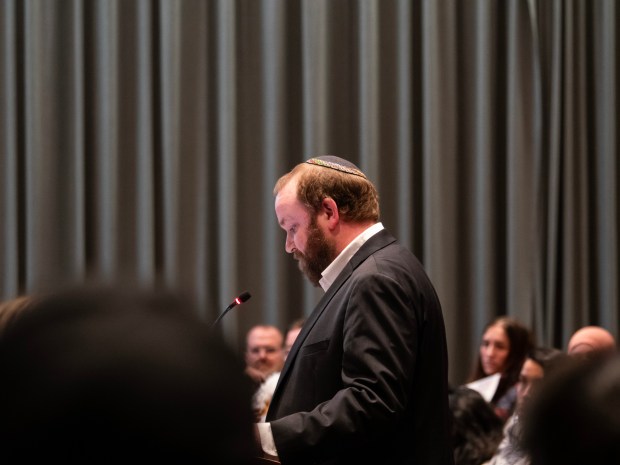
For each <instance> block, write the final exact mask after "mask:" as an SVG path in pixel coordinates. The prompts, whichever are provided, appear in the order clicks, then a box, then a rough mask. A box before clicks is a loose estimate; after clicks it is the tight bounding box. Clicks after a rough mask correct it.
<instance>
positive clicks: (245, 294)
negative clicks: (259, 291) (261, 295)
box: [211, 291, 252, 328]
mask: <svg viewBox="0 0 620 465" xmlns="http://www.w3.org/2000/svg"><path fill="white" fill-rule="evenodd" d="M250 297H252V295H251V294H250V293H249V292H248V291H245V292H242V293H241V294H240V295H239V297H237V298H235V300H233V301H232V303H231V304H230V305H229V306H228V307H226V309H225V310H224V311H223V312H222V313H220V316H218V317H217V319H216V320H215V321H214V322H213V323H212V324H211V327H212V328H213V327H214V326H215V325H216V324H217V323H218V322H219V321H220V320H221V319H222V317H223V316H224V315H226V314H227V313H228V312H229V311H230V310H232V309H233V308H235V307H236V306H237V305H240V304H242V303H243V302H247V301H248V300H249V299H250Z"/></svg>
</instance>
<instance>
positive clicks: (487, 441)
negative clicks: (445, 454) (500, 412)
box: [449, 386, 502, 465]
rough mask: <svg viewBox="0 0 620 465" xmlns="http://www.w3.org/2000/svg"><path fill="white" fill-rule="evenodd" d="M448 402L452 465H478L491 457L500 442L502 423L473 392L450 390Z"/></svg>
mask: <svg viewBox="0 0 620 465" xmlns="http://www.w3.org/2000/svg"><path fill="white" fill-rule="evenodd" d="M449 401H450V411H451V412H452V447H453V448H454V465H480V464H481V463H483V462H485V461H486V460H488V459H490V458H491V457H492V456H493V453H494V452H495V450H496V449H497V446H498V445H499V443H500V441H501V440H502V420H501V419H500V418H499V417H498V416H497V415H495V412H494V411H493V408H492V407H491V405H490V404H489V403H488V402H487V401H486V400H484V398H483V397H482V396H481V395H480V394H479V393H478V392H477V391H474V390H473V389H469V388H467V387H464V386H461V387H457V388H455V389H451V390H450V393H449Z"/></svg>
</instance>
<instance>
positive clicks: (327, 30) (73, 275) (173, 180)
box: [0, 0, 620, 383]
mask: <svg viewBox="0 0 620 465" xmlns="http://www.w3.org/2000/svg"><path fill="white" fill-rule="evenodd" d="M619 17H620V13H619V9H618V7H617V5H616V2H615V1H614V0H595V1H587V0H508V1H500V0H472V1H469V2H459V1H455V0H445V1H441V2H436V1H433V0H415V1H413V2H412V1H410V0H381V1H379V0H338V1H333V0H296V1H291V0H209V1H204V0H158V1H149V0H93V1H88V2H86V1H83V0H70V1H65V0H4V1H3V2H2V3H0V25H1V30H0V147H1V148H2V153H1V154H0V182H1V186H0V273H1V276H0V298H2V299H8V298H11V297H14V296H16V295H18V294H20V293H36V292H41V291H48V290H51V289H55V288H57V287H60V286H65V285H69V284H75V283H80V282H83V281H86V280H89V279H96V280H101V281H104V282H118V281H122V282H135V283H138V284H140V285H143V286H166V287H171V288H179V289H182V290H184V291H186V292H188V293H190V294H191V295H192V296H194V297H195V298H196V299H197V301H198V302H199V303H200V307H201V312H202V313H201V316H202V317H203V318H205V319H206V320H207V321H213V320H214V319H215V318H216V316H217V314H218V313H219V312H220V311H221V310H222V309H223V308H225V307H226V306H227V305H228V304H229V303H230V301H232V299H233V298H234V297H235V296H236V295H238V294H239V293H240V292H242V291H245V290H248V291H249V292H250V293H251V294H252V295H253V297H252V299H251V300H250V301H248V302H247V303H246V304H244V306H243V307H242V308H240V309H238V310H236V311H235V312H232V313H231V314H229V315H227V317H226V319H225V320H224V321H222V323H223V324H222V330H223V331H224V333H225V335H226V337H227V339H228V340H229V341H230V343H231V344H233V345H235V346H238V347H240V346H241V345H242V344H243V339H244V335H245V332H246V331H247V329H248V328H249V327H250V326H251V325H253V324H256V323H259V322H265V323H271V324H276V325H278V326H280V327H281V328H282V329H285V328H286V326H287V324H288V323H290V322H291V321H292V320H294V319H296V318H298V317H301V316H304V315H308V314H309V313H310V311H311V310H312V308H313V306H314V304H315V303H316V302H317V301H318V299H319V298H320V295H321V291H320V290H318V289H316V288H313V287H312V286H311V285H309V284H308V283H307V282H306V281H304V280H303V278H302V277H301V275H300V273H299V271H298V270H297V269H296V264H295V262H294V260H292V259H291V257H289V256H287V254H286V253H285V251H284V233H283V232H282V231H281V230H280V228H279V226H278V224H277V222H276V220H275V215H274V213H273V201H274V199H273V195H272V188H273V185H274V183H275V182H276V180H277V179H278V177H279V176H280V175H282V174H284V173H285V172H286V171H287V170H289V169H290V168H292V167H293V166H294V165H295V164H296V163H298V162H300V161H302V160H304V159H306V158H308V157H310V156H312V155H317V154H337V155H341V156H344V157H346V158H349V159H350V160H351V161H353V162H355V163H357V164H358V165H359V166H360V167H361V168H362V169H363V170H365V171H366V172H367V173H368V175H369V177H370V178H371V179H373V181H375V182H376V184H377V186H378V188H379V192H380V196H381V208H382V221H383V223H384V224H385V226H386V227H387V228H388V229H389V230H391V231H392V232H393V233H395V234H396V235H397V236H398V237H399V238H400V239H401V240H402V241H403V242H404V243H405V245H407V246H408V247H409V248H410V249H411V250H412V251H413V252H414V253H415V254H416V255H417V256H418V257H419V258H420V260H421V261H422V262H423V264H424V266H425V267H426V269H427V271H428V272H429V274H430V276H431V278H432V280H433V282H434V283H435V285H436V288H437V292H438V294H439V297H440V300H441V302H442V305H443V308H444V315H445V320H446V326H447V334H448V345H449V356H450V370H451V372H450V378H451V380H452V381H453V382H454V383H459V382H462V381H463V380H464V379H465V377H466V375H467V372H468V371H469V369H470V366H471V363H472V362H473V358H474V357H475V354H476V351H477V346H478V343H479V338H480V335H481V332H482V329H483V327H484V325H485V324H486V323H487V322H488V321H489V320H491V319H492V318H494V317H495V316H497V315H500V314H508V315H511V316H514V317H516V318H518V319H519V320H521V321H522V322H524V323H525V324H528V325H530V326H531V327H532V328H533V330H534V331H535V333H536V336H537V338H538V341H539V343H541V344H547V345H554V346H556V347H560V348H563V347H565V344H566V341H567V340H568V337H569V336H570V334H571V333H572V332H573V331H574V330H575V329H576V328H577V327H579V326H582V325H585V324H600V325H603V326H605V327H606V328H608V329H610V330H611V331H612V332H613V333H614V334H616V335H618V330H619V324H620V323H619V318H618V309H619V304H620V302H619V296H618V288H619V285H620V273H619V268H620V263H619V261H620V253H619V250H618V231H619V228H620V220H619V217H620V215H619V204H618V191H619V188H618V179H620V167H619V163H618V155H619V148H618V138H617V134H618V130H619V129H620V127H619V125H620V124H619V118H618V109H617V108H618V105H617V100H618V89H619V77H618V68H619V66H618V59H617V53H618V52H617V51H618V40H619V35H618V28H617V25H618V19H619Z"/></svg>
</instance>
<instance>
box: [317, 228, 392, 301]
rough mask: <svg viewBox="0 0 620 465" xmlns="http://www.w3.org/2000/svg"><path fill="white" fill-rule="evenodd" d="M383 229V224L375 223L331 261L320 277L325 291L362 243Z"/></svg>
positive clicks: (320, 282)
mask: <svg viewBox="0 0 620 465" xmlns="http://www.w3.org/2000/svg"><path fill="white" fill-rule="evenodd" d="M382 229H384V228H383V224H381V223H375V224H373V225H372V226H370V227H369V228H368V229H366V230H364V231H363V232H362V233H361V234H360V235H359V236H357V237H356V238H355V239H353V240H352V241H351V242H349V245H347V246H346V247H345V248H344V249H343V250H342V252H340V253H339V254H338V256H337V257H336V258H335V259H334V261H333V262H331V263H330V264H329V266H328V267H327V268H325V270H323V273H321V276H322V278H321V279H320V281H319V284H320V285H321V287H322V288H323V291H325V292H327V289H329V287H330V286H331V285H332V284H333V283H334V281H335V280H336V278H337V277H338V275H339V274H340V272H341V271H342V270H343V269H344V267H345V266H347V263H349V260H351V257H353V255H355V254H356V253H357V251H358V250H359V249H360V248H361V247H362V245H364V242H366V241H367V240H368V239H370V238H371V237H372V236H374V235H375V234H377V233H378V232H379V231H381V230H382Z"/></svg>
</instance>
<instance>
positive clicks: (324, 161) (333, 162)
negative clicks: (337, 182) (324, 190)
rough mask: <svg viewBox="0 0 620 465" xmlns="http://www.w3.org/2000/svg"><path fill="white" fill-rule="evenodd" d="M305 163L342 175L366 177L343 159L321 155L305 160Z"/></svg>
mask: <svg viewBox="0 0 620 465" xmlns="http://www.w3.org/2000/svg"><path fill="white" fill-rule="evenodd" d="M306 163H309V164H310V165H317V166H323V167H324V168H331V169H333V170H336V171H340V172H342V173H347V174H354V175H355V176H361V177H362V178H365V177H366V175H365V174H364V173H362V172H361V170H360V169H359V168H358V167H357V166H355V165H354V164H353V163H351V162H350V161H347V160H345V159H344V158H340V157H335V156H333V155H322V156H320V157H314V158H310V159H309V160H306Z"/></svg>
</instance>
